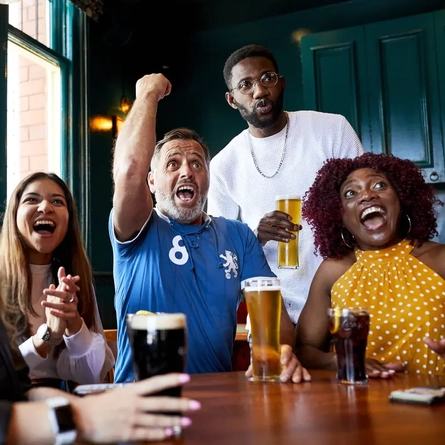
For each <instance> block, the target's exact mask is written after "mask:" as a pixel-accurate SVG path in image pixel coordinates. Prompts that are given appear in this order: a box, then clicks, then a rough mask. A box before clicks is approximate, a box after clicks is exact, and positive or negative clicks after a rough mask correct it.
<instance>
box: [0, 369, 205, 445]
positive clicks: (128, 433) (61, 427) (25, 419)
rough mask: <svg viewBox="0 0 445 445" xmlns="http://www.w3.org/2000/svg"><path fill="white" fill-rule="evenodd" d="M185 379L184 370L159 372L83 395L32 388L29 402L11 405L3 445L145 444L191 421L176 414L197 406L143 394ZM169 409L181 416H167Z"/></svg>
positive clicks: (186, 401) (196, 403) (198, 404)
mask: <svg viewBox="0 0 445 445" xmlns="http://www.w3.org/2000/svg"><path fill="white" fill-rule="evenodd" d="M188 381H190V376H188V375H187V374H165V375H161V376H156V377H151V378H149V379H144V380H141V381H140V382H137V383H129V384H128V385H126V386H124V387H123V388H118V389H113V390H110V391H107V392H104V393H101V394H98V395H91V396H85V397H78V396H75V395H73V394H67V393H63V392H61V391H59V390H56V389H52V388H43V387H41V388H37V389H32V390H30V391H29V393H28V394H29V399H30V401H29V402H20V403H14V404H13V410H12V415H11V417H10V420H9V425H8V430H9V431H8V440H7V442H6V443H7V444H8V445H9V444H18V443H40V444H42V445H43V444H56V445H68V444H73V443H75V442H76V441H77V443H117V442H125V443H127V442H134V441H138V442H144V443H145V441H160V440H163V439H166V438H168V437H173V435H174V429H175V428H177V427H182V428H184V427H187V426H189V425H190V424H191V423H192V421H191V419H190V418H189V417H188V416H186V417H183V416H184V414H182V413H183V412H186V411H196V410H199V409H200V407H201V405H200V403H199V402H197V401H195V400H190V399H188V398H179V397H159V396H157V397H147V396H149V395H152V394H157V393H159V392H160V391H163V390H166V389H168V388H172V387H176V386H182V385H183V384H184V383H187V382H188ZM48 396H50V397H48ZM51 396H52V397H51ZM54 396H55V397H54ZM172 412H176V413H181V414H180V415H175V416H172V415H169V413H172ZM29 419H33V422H34V426H33V428H29ZM135 419H137V421H135Z"/></svg>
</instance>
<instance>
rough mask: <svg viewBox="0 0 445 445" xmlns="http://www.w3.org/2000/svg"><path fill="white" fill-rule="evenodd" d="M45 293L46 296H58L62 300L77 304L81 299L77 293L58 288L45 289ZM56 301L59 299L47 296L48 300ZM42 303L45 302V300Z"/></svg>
mask: <svg viewBox="0 0 445 445" xmlns="http://www.w3.org/2000/svg"><path fill="white" fill-rule="evenodd" d="M43 294H44V295H45V296H46V297H57V298H58V299H60V301H61V302H64V303H70V304H74V305H75V306H77V303H78V301H79V300H78V298H77V296H76V294H73V293H69V292H65V291H62V290H58V289H51V288H49V289H43ZM55 301H57V300H54V301H51V299H48V298H47V301H46V302H55ZM42 303H45V301H43V302H42Z"/></svg>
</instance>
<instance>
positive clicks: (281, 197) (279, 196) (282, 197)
mask: <svg viewBox="0 0 445 445" xmlns="http://www.w3.org/2000/svg"><path fill="white" fill-rule="evenodd" d="M286 199H300V200H301V196H300V195H276V196H275V201H284V200H286Z"/></svg>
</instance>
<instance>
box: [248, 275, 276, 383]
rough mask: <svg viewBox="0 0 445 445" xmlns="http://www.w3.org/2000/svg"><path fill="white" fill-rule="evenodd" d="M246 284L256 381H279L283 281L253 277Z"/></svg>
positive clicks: (253, 367)
mask: <svg viewBox="0 0 445 445" xmlns="http://www.w3.org/2000/svg"><path fill="white" fill-rule="evenodd" d="M244 283H245V284H244V290H243V291H244V297H245V299H246V303H247V312H248V313H249V319H250V329H251V330H250V333H251V336H252V345H251V347H252V351H251V352H252V371H253V372H252V374H253V380H260V381H279V380H280V374H281V371H282V365H281V363H280V323H281V292H280V281H279V280H278V279H277V278H251V279H249V280H246V281H245V282H244Z"/></svg>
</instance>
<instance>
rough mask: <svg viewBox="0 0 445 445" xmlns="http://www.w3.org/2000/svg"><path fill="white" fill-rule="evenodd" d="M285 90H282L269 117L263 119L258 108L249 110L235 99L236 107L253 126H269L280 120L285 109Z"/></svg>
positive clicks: (262, 127)
mask: <svg viewBox="0 0 445 445" xmlns="http://www.w3.org/2000/svg"><path fill="white" fill-rule="evenodd" d="M283 101H284V90H281V93H280V95H279V96H278V97H277V100H276V102H274V103H273V108H272V115H271V116H270V117H269V118H267V119H266V118H264V119H261V114H258V113H257V111H256V109H253V110H252V111H249V110H248V109H247V108H246V107H244V106H243V105H241V104H239V103H238V102H237V101H235V104H236V107H237V109H238V111H239V112H240V114H241V117H242V118H243V119H244V120H245V121H246V122H247V123H249V124H250V125H252V127H255V128H260V129H264V128H269V127H271V126H272V125H275V124H276V123H277V122H278V119H279V118H280V116H281V112H282V111H283Z"/></svg>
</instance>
